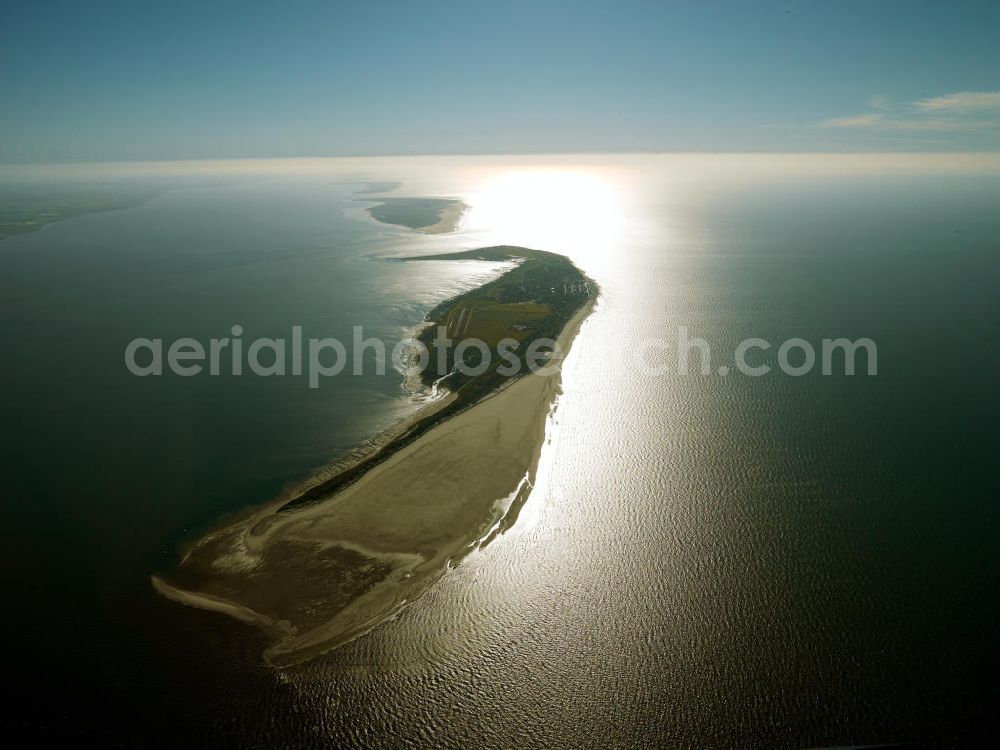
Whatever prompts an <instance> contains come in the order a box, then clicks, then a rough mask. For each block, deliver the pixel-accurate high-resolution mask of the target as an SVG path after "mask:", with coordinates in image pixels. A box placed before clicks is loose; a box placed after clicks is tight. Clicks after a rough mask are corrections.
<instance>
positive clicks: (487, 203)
mask: <svg viewBox="0 0 1000 750" xmlns="http://www.w3.org/2000/svg"><path fill="white" fill-rule="evenodd" d="M468 201H469V203H470V204H471V211H470V212H469V215H468V217H467V219H466V221H465V222H464V223H463V229H465V230H467V231H469V232H472V233H475V234H476V237H477V239H478V240H481V241H484V242H488V243H489V244H511V245H513V244H516V245H523V246H526V247H534V248H538V249H541V250H551V251H553V252H557V253H563V254H565V255H568V256H570V257H571V258H573V259H574V260H577V261H579V262H581V263H582V264H584V265H587V266H591V267H592V266H595V265H601V264H602V263H603V262H606V261H607V260H608V259H609V258H611V257H613V254H614V252H613V251H614V249H615V248H616V247H617V246H619V245H620V242H621V234H622V232H623V231H624V227H625V217H624V210H623V208H624V201H623V198H622V194H621V189H620V187H619V186H618V184H617V182H616V181H615V180H614V179H613V178H611V177H610V176H608V175H605V174H602V173H601V172H600V171H598V170H584V169H569V168H566V169H552V168H550V169H530V168H529V169H516V170H506V171H504V172H503V173H501V174H499V175H496V176H493V177H491V178H488V179H487V180H486V182H485V183H484V184H483V186H482V187H481V188H480V189H479V190H476V191H474V192H472V193H470V194H469V195H468Z"/></svg>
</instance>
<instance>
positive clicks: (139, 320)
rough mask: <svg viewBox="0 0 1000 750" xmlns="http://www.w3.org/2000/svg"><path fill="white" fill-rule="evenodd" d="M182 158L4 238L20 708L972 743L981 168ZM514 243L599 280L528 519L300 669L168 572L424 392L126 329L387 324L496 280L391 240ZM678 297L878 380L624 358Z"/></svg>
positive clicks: (719, 347)
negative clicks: (366, 190) (147, 373)
mask: <svg viewBox="0 0 1000 750" xmlns="http://www.w3.org/2000/svg"><path fill="white" fill-rule="evenodd" d="M158 179H161V180H165V178H163V177H162V176H161V177H159V178H158ZM171 179H172V180H175V179H179V178H171ZM358 179H379V180H393V179H399V180H402V181H403V182H404V186H403V188H402V190H403V191H404V192H406V193H408V194H417V195H419V194H431V195H448V196H461V197H464V198H465V199H466V200H467V201H468V202H469V203H470V204H471V206H472V210H471V212H470V213H469V215H468V216H467V217H466V219H465V222H464V224H463V229H462V231H461V232H459V233H458V234H457V235H454V236H450V237H440V236H438V237H424V236H421V235H417V234H414V233H410V232H406V231H404V230H397V229H395V228H389V227H381V226H379V225H377V224H374V223H373V222H371V221H370V220H366V219H365V218H364V217H363V215H361V211H360V210H359V209H358V208H357V206H356V205H355V204H354V199H355V198H356V197H357V196H354V195H353V191H354V190H356V189H358V186H357V185H349V184H346V181H348V180H358ZM184 180H186V182H183V184H179V186H178V183H176V182H171V183H170V184H171V185H174V186H175V189H171V190H166V191H164V192H162V193H161V194H160V195H159V196H158V197H157V198H154V199H153V200H151V201H150V202H148V203H146V204H144V205H143V206H141V207H138V208H131V209H127V210H124V211H119V212H112V213H105V214H95V215H89V216H83V217H78V218H75V219H72V220H68V221H65V222H61V223H59V224H55V225H52V226H50V227H48V228H46V229H45V230H43V231H42V232H39V233H36V234H33V235H26V236H21V237H16V238H9V239H7V240H4V241H3V242H2V243H0V252H2V253H3V262H4V264H5V267H6V269H5V274H4V276H3V280H2V282H0V298H2V300H3V308H2V311H0V320H2V330H3V333H4V340H5V344H6V349H7V351H8V352H9V353H11V354H9V355H8V358H7V365H6V366H5V368H4V372H3V375H2V378H3V381H2V382H3V386H4V390H5V393H7V394H8V398H6V399H5V401H4V406H3V414H2V416H3V422H4V425H5V428H4V451H3V455H4V458H3V462H4V463H3V469H4V474H5V476H6V477H7V478H8V483H7V486H8V488H9V489H10V495H9V498H10V499H9V500H8V501H7V503H6V506H7V508H8V519H9V521H8V525H7V527H6V529H5V537H9V539H7V540H5V544H4V549H5V555H6V556H7V558H8V559H7V560H6V561H5V565H4V571H5V576H6V580H5V582H4V583H5V588H6V590H7V591H9V592H10V597H11V605H12V607H11V611H14V612H18V613H21V614H22V616H21V617H14V618H9V619H8V621H7V622H6V623H5V631H9V632H8V634H7V639H6V641H7V642H8V643H17V644H25V646H26V647H25V648H19V649H17V651H18V653H17V654H16V655H15V657H14V660H15V664H14V669H15V672H14V676H15V678H16V680H18V681H19V682H20V684H22V685H25V686H38V687H37V688H36V690H35V691H32V690H29V689H27V688H26V689H25V697H26V700H25V704H26V705H29V704H30V705H32V706H33V708H31V709H28V708H24V709H23V710H21V711H19V712H17V715H16V716H14V717H13V718H12V719H10V720H9V721H12V722H13V723H14V724H17V723H21V724H26V725H28V726H30V727H33V728H38V727H39V726H41V727H44V728H45V729H47V730H48V731H66V732H67V733H69V734H71V735H72V734H76V733H77V732H76V729H75V728H78V727H82V728H83V730H82V731H86V732H98V733H103V734H104V735H106V736H108V737H113V738H119V737H122V736H124V737H127V738H129V741H131V742H133V743H137V744H138V743H140V742H144V743H146V744H150V745H155V744H159V743H160V742H170V741H177V742H180V741H183V742H186V743H189V744H192V743H193V744H205V745H213V746H218V745H220V744H222V745H238V746H248V745H249V746H254V745H259V746H266V747H274V746H288V747H297V746H316V747H326V746H330V745H331V744H333V745H334V746H343V745H356V746H362V747H385V746H392V747H426V746H429V745H434V744H437V745H445V746H450V747H464V748H473V747H484V748H485V747H514V746H531V747H551V748H557V747H579V746H584V747H591V746H592V747H628V746H634V745H636V744H639V743H645V744H651V745H660V746H690V747H790V748H791V747H811V746H822V745H847V744H862V743H876V742H891V741H905V740H916V739H923V740H925V741H928V742H930V743H933V744H939V745H945V746H948V745H951V746H961V745H963V744H964V745H968V744H970V743H971V742H973V741H974V739H975V738H976V737H983V736H985V733H986V732H987V731H988V730H989V728H990V727H989V723H988V721H989V717H990V715H991V711H992V710H993V708H994V706H995V702H994V696H993V693H992V688H991V681H992V675H991V673H990V672H989V658H988V657H989V655H990V654H992V653H993V645H992V634H993V631H994V630H995V627H994V625H993V622H992V619H991V618H990V615H991V613H992V611H993V608H994V607H995V602H996V598H997V593H998V586H997V583H998V581H997V573H996V570H997V565H996V552H995V549H996V544H995V540H994V539H995V530H996V521H997V512H996V509H995V504H994V500H995V497H996V495H997V479H998V477H997V471H996V468H995V460H994V456H995V449H996V439H995V413H996V407H997V396H996V392H995V388H994V387H993V376H992V373H993V372H995V367H996V366H997V364H1000V362H998V359H1000V357H998V354H997V352H996V349H995V347H993V346H992V339H993V338H995V336H993V334H992V332H993V331H995V328H996V324H997V322H998V321H997V317H998V315H997V311H996V309H995V302H994V297H995V286H996V279H997V278H1000V274H998V271H1000V259H998V254H997V251H998V247H997V237H998V236H1000V232H998V230H1000V216H998V215H997V213H996V211H995V206H996V205H1000V172H998V171H997V170H996V169H995V168H994V167H991V166H989V165H988V164H987V165H977V164H975V163H972V162H969V161H966V162H964V163H962V164H955V163H950V162H941V161H931V162H919V161H913V162H905V163H899V162H898V161H897V162H890V161H889V160H885V161H884V162H879V160H878V159H877V158H876V159H873V160H871V161H869V162H867V163H866V162H859V161H858V160H854V159H853V158H852V157H826V158H806V157H798V158H797V159H796V158H787V159H785V158H772V159H768V158H763V157H757V158H751V157H709V156H706V157H683V158H680V157H614V158H612V157H602V158H597V157H594V158H589V159H584V158H578V159H570V158H561V159H544V158H531V159H523V158H522V159H519V160H518V159H512V158H507V159H493V160H490V159H487V158H485V157H483V158H468V159H439V160H436V161H434V160H398V161H391V160H373V161H372V162H360V161H358V160H355V161H352V162H350V163H324V164H320V165H317V164H311V165H309V166H308V168H306V167H304V166H303V165H301V164H299V165H295V167H294V169H291V168H285V167H283V168H282V170H278V173H277V174H275V173H274V172H273V171H271V172H268V171H267V170H264V169H261V170H259V172H257V173H254V172H252V170H251V174H249V175H247V174H242V175H241V176H240V179H239V180H235V179H233V178H231V176H229V177H225V178H224V179H223V178H218V177H217V176H216V177H213V182H212V184H194V185H193V184H191V180H192V178H191V177H189V176H184ZM358 205H360V206H363V205H366V204H358ZM494 242H508V243H517V244H524V245H528V246H535V247H541V248H543V249H547V250H554V251H557V252H565V253H567V254H569V255H570V257H572V258H573V259H574V260H576V262H578V263H579V264H580V266H581V267H582V268H583V270H584V271H585V272H587V273H588V274H589V275H591V276H592V277H594V278H595V279H597V281H598V282H599V283H600V284H601V286H602V291H603V295H602V298H601V301H600V304H599V307H598V309H597V311H596V312H595V313H594V314H593V315H592V317H591V318H590V319H589V320H588V321H587V323H585V325H584V327H583V329H582V331H581V334H580V337H579V338H578V340H577V343H576V345H575V346H574V349H573V352H572V354H571V357H570V360H569V362H568V363H567V365H566V370H565V373H564V390H565V393H564V395H563V397H562V398H561V400H560V404H559V406H558V409H557V412H556V414H555V417H554V425H553V429H552V431H551V437H550V442H549V444H548V445H547V447H546V449H545V452H544V454H543V471H542V477H541V481H540V482H539V485H538V487H537V488H536V490H535V491H534V492H533V493H532V496H531V498H530V499H529V501H528V503H527V504H526V506H525V508H524V510H523V512H522V514H521V517H520V519H519V521H518V523H517V524H516V526H515V527H514V528H513V529H512V530H510V531H508V532H507V533H506V534H505V535H503V536H502V537H500V538H498V539H497V540H495V541H494V542H492V543H491V544H490V545H489V546H488V547H486V549H485V550H483V551H481V552H478V553H475V554H473V555H472V556H470V557H469V558H466V560H465V561H463V563H462V564H461V565H460V566H458V567H457V568H456V569H454V570H453V571H451V572H450V573H449V574H448V575H446V576H445V577H444V579H443V580H442V581H440V582H439V583H438V584H437V585H436V586H435V587H434V588H433V589H432V590H431V591H430V592H429V593H428V594H426V595H425V596H424V597H422V598H421V599H419V600H418V601H417V602H415V603H413V604H412V605H411V606H410V607H409V608H408V609H406V610H405V611H404V612H403V613H402V614H401V615H400V616H399V617H398V618H397V619H396V620H395V621H393V622H391V623H387V624H386V625H384V626H382V627H380V628H378V629H376V630H375V631H373V632H372V633H370V634H369V635H368V636H366V637H365V638H362V639H360V640H358V641H356V642H354V643H352V644H349V645H347V646H345V647H343V648H341V649H340V650H338V651H336V652H334V653H332V654H329V655H327V656H326V657H322V658H320V659H317V660H316V661H314V662H312V663H310V664H308V665H304V666H302V667H298V668H295V669H291V670H287V671H284V672H280V673H274V672H271V671H268V670H267V669H264V668H262V667H260V666H259V663H258V660H259V653H260V651H261V649H262V646H263V641H262V639H261V638H260V637H259V636H257V635H255V634H254V633H253V632H252V631H250V630H249V629H247V628H245V627H244V626H242V625H240V624H238V623H235V622H230V621H228V620H226V619H224V618H221V617H219V616H217V615H212V614H206V613H203V612H197V611H193V610H187V609H184V608H181V607H177V606H176V605H174V604H171V603H168V602H164V601H161V600H159V599H157V598H156V597H155V596H153V595H152V594H151V592H150V591H149V589H148V585H147V583H146V578H145V577H146V575H147V574H148V573H149V572H151V571H152V570H155V569H157V568H158V567H161V566H163V565H166V564H168V563H167V562H166V561H168V560H169V558H170V556H171V555H172V554H173V545H175V544H177V543H178V541H179V540H180V539H181V538H183V536H184V535H185V533H192V531H193V530H194V529H196V528H200V527H203V526H204V525H205V524H209V523H211V522H212V521H213V520H214V519H216V518H218V516H219V514H221V513H224V512H229V511H233V510H236V509H238V508H240V507H244V506H245V505H247V504H249V503H253V502H260V501H263V500H266V499H267V498H268V497H270V496H272V495H273V494H274V493H276V492H278V491H279V490H280V489H281V488H282V487H283V486H286V485H287V484H288V483H291V482H294V481H296V480H298V479H301V478H302V477H303V476H305V475H307V474H308V473H309V472H311V471H315V470H316V469H317V468H319V467H320V466H322V465H323V464H324V463H325V462H327V461H328V460H330V459H332V458H335V457H336V456H337V455H338V454H340V453H342V452H343V451H345V450H347V449H349V448H350V447H352V446H354V445H356V444H358V443H359V442H360V441H362V440H364V439H366V438H367V437H370V436H371V435H372V434H374V433H375V432H376V431H377V430H378V429H381V428H382V427H384V426H386V425H388V424H389V423H391V422H392V421H393V420H394V419H397V418H399V417H400V416H401V415H403V414H405V413H407V411H408V410H409V409H412V408H415V406H414V404H413V402H412V401H411V400H408V399H407V397H406V396H405V394H403V393H402V392H401V391H400V387H399V386H400V382H399V378H398V377H393V376H387V377H378V376H371V377H362V378H353V377H351V378H335V379H332V380H331V381H330V382H329V383H328V384H326V385H324V387H323V388H321V389H318V390H310V389H308V387H306V384H305V383H304V382H303V381H301V380H296V379H293V378H272V379H264V378H248V377H243V378H232V377H230V378H219V379H217V380H213V379H210V378H206V377H194V378H172V379H171V378H161V379H156V378H146V379H138V378H134V377H132V376H130V375H129V374H128V373H127V372H126V371H125V369H124V366H123V364H122V350H123V348H124V344H125V343H126V342H127V341H128V340H129V339H131V338H132V337H134V336H163V337H164V338H171V337H175V336H180V335H190V336H195V337H199V336H200V337H207V336H210V335H217V334H216V332H222V333H220V334H218V335H223V333H224V332H225V330H226V329H228V327H229V326H231V325H232V324H233V323H240V324H241V325H243V326H244V328H245V329H247V331H248V332H249V331H252V332H253V335H282V333H283V332H284V331H286V330H287V329H288V327H289V326H290V325H303V326H304V327H305V328H306V330H307V332H308V331H309V330H310V329H316V330H317V334H316V335H323V336H326V335H338V331H349V329H350V326H351V325H355V324H363V325H364V326H365V328H366V331H368V330H369V328H371V330H372V331H373V332H375V333H376V335H381V336H385V337H387V338H391V337H393V336H396V335H398V334H399V331H401V330H403V329H405V328H406V327H407V326H409V325H412V324H413V323H414V322H416V321H418V320H419V319H420V318H421V317H422V314H423V312H424V311H426V310H427V309H429V308H430V307H431V306H433V304H434V303H435V302H436V301H438V300H440V299H443V298H445V297H447V296H448V295H449V294H452V293H454V292H455V290H457V289H459V288H462V286H463V285H467V284H470V283H474V282H475V279H474V278H471V277H470V275H469V274H470V270H469V267H468V266H467V265H461V264H440V265H439V264H419V266H418V265H417V264H405V265H404V264H391V263H381V262H379V261H378V258H379V257H380V256H382V255H390V254H400V253H402V252H408V253H409V252H412V251H414V250H419V251H420V252H432V251H434V250H436V249H438V248H441V249H457V248H462V247H474V246H477V245H479V244H491V243H494ZM482 273H487V272H486V271H483V272H482ZM404 274H405V275H404ZM679 326H686V327H687V328H688V329H689V331H690V334H691V336H699V337H701V338H704V339H706V340H707V341H708V342H710V343H711V346H712V355H713V367H712V372H713V373H714V372H715V371H716V366H715V364H714V363H719V364H723V363H727V364H731V362H732V354H731V352H732V351H733V349H734V347H735V345H736V344H737V343H738V342H739V341H740V340H742V339H745V338H747V337H760V338H765V339H768V340H769V341H772V342H775V344H777V343H780V342H781V341H782V340H784V339H787V338H789V337H793V336H797V337H802V338H804V339H806V340H808V341H810V342H814V343H817V344H818V342H819V341H820V340H821V339H822V338H836V337H840V336H846V337H849V338H859V337H862V336H866V337H870V338H872V339H873V340H875V341H876V342H877V344H878V375H877V376H875V377H864V376H854V377H845V376H842V375H841V376H836V375H835V376H831V377H823V376H821V375H819V374H818V372H817V373H811V374H809V375H807V376H804V377H790V376H787V375H784V374H781V373H777V372H775V373H772V374H770V375H768V376H766V377H760V378H750V377H746V376H743V375H740V374H738V373H733V374H731V375H729V376H725V377H724V376H721V375H717V374H712V375H710V376H706V377H703V376H701V375H700V374H694V373H692V374H689V375H678V374H667V375H651V374H649V373H645V372H642V371H641V369H640V368H638V367H636V366H635V365H634V362H633V359H634V358H635V356H636V354H635V351H636V347H637V345H638V344H639V342H641V341H643V340H645V339H647V338H649V337H663V338H666V339H668V340H673V337H675V336H676V330H677V328H678V327H679ZM772 356H773V353H772ZM771 362H772V363H773V358H772V360H771ZM68 612H70V613H72V614H71V615H68V614H67V613H68ZM56 674H58V675H60V680H59V687H53V683H52V681H51V676H52V675H56Z"/></svg>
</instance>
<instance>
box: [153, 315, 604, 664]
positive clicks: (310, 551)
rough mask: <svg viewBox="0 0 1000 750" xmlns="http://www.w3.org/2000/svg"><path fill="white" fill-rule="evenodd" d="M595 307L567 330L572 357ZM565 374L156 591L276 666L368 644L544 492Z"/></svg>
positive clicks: (527, 383)
mask: <svg viewBox="0 0 1000 750" xmlns="http://www.w3.org/2000/svg"><path fill="white" fill-rule="evenodd" d="M593 305H594V300H593V299H591V300H590V301H588V302H587V304H585V305H584V306H583V307H582V308H581V309H580V310H579V311H578V312H577V313H576V314H575V315H574V316H573V318H572V319H571V320H570V321H569V322H568V323H567V325H566V326H565V327H564V328H563V331H562V333H561V335H560V340H559V344H560V347H561V349H562V351H563V353H564V355H565V353H566V352H568V350H569V348H570V346H571V344H572V341H573V339H574V338H575V336H576V334H577V331H578V330H579V327H580V325H581V324H582V322H583V320H584V319H585V318H586V317H587V315H588V314H589V313H590V311H591V310H592V308H593ZM559 364H560V367H561V363H559ZM560 367H557V368H552V369H553V370H554V372H552V373H550V374H544V375H543V374H535V373H529V374H526V375H524V376H523V377H520V378H518V379H516V380H512V381H511V382H510V383H509V384H508V385H506V386H505V387H503V388H500V389H499V390H497V391H496V392H494V393H493V394H491V395H489V396H488V397H486V398H485V399H483V400H482V401H480V402H478V403H476V404H474V405H472V406H470V407H469V408H467V409H465V410H464V411H462V412H460V413H459V414H457V415H456V416H454V417H452V418H450V419H447V420H446V421H444V422H442V423H440V424H438V425H435V426H434V427H433V428H432V429H430V430H428V431H427V432H426V433H424V434H423V435H421V436H420V437H419V438H417V439H416V440H414V441H413V442H412V443H410V444H408V445H406V446H404V447H403V448H401V449H400V450H398V451H397V452H395V453H394V454H393V455H391V456H390V457H389V458H388V459H387V460H385V461H383V462H382V463H380V464H378V465H376V466H374V467H373V468H372V469H371V470H370V471H368V472H367V473H365V474H364V476H362V477H361V478H360V479H359V480H357V481H356V482H354V483H353V484H351V485H349V486H347V487H346V488H344V489H343V490H341V491H340V492H338V493H336V494H333V495H331V496H330V497H329V498H326V499H324V500H322V501H320V502H317V503H315V504H313V505H310V506H308V507H305V508H301V509H296V510H295V511H294V512H282V510H281V509H282V507H283V506H284V505H285V503H286V500H287V498H281V499H279V500H276V501H274V502H272V503H269V504H267V505H266V506H263V507H260V508H259V509H257V510H255V511H252V512H249V513H248V514H246V515H244V516H243V517H241V518H239V519H238V520H235V521H231V522H230V523H229V524H227V525H225V526H223V527H221V528H218V529H216V530H215V531H213V532H211V533H209V534H207V535H206V536H204V537H203V538H201V539H199V540H198V541H196V542H195V543H193V544H192V545H191V546H189V547H188V548H187V549H186V551H185V552H184V554H183V556H182V559H181V561H180V564H179V565H178V567H177V569H176V570H174V571H172V572H171V573H170V574H169V575H164V576H154V577H153V585H154V587H155V588H156V590H157V591H158V592H159V593H161V594H162V595H164V596H167V597H168V598H170V599H173V600H175V601H178V602H181V603H183V604H185V605H188V606H192V607H199V608H202V609H207V610H211V611H215V612H220V613H223V614H227V615H229V616H232V617H236V618H238V619H240V620H242V621H244V622H249V623H252V624H254V625H256V626H257V627H259V628H261V630H263V631H264V632H265V633H266V634H267V635H268V636H269V637H271V638H272V639H274V642H273V644H272V645H271V646H270V647H269V648H268V649H267V650H266V651H265V653H264V658H265V660H266V661H267V662H268V663H269V664H271V665H274V666H285V665H291V664H295V663H298V662H301V661H304V660H307V659H310V658H312V657H314V656H316V655H318V654H321V653H324V652H326V651H329V650H332V649H334V648H336V647H338V646H340V645H342V644H343V643H346V642H348V641H350V640H352V639H353V638H356V637H358V636H360V635H362V634H364V633H365V632H367V631H368V630H370V629H371V628H372V627H375V626H376V625H378V624H380V623H382V622H384V621H385V620H386V619H388V618H390V617H392V616H393V615H394V614H395V613H397V612H398V611H399V609H400V608H402V607H403V606H405V605H406V604H407V603H409V602H412V601H413V600H414V599H415V598H417V597H418V596H420V594H422V593H423V592H424V591H425V590H426V589H427V588H428V587H429V586H430V585H432V584H433V583H434V581H436V580H437V579H438V578H439V577H440V576H441V575H443V574H444V572H445V571H446V570H447V569H448V567H449V565H454V564H455V563H456V562H458V561H459V560H461V558H462V557H464V556H465V555H466V554H467V553H468V552H470V551H471V550H473V549H475V548H476V546H477V545H478V544H480V543H481V542H482V541H483V540H484V539H485V538H486V537H488V536H490V535H491V534H492V533H493V532H494V531H495V529H496V528H497V526H498V524H499V525H501V526H502V523H503V520H504V517H505V516H507V515H508V514H513V515H516V512H517V510H518V509H519V508H520V506H521V505H522V504H523V503H524V501H525V500H526V499H527V497H528V495H529V494H530V492H531V488H532V484H533V481H534V477H535V472H536V470H537V467H538V462H539V457H540V455H541V451H542V446H543V444H544V439H545V428H546V422H547V419H548V416H549V414H550V412H551V410H552V408H553V405H554V403H555V400H556V398H557V395H558V393H559V384H560V378H561V375H560Z"/></svg>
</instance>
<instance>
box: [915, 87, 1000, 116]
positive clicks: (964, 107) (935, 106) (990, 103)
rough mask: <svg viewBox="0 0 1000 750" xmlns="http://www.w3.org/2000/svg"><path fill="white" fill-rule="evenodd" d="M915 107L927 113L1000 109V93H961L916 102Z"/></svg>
mask: <svg viewBox="0 0 1000 750" xmlns="http://www.w3.org/2000/svg"><path fill="white" fill-rule="evenodd" d="M914 106H915V107H916V108H917V109H919V110H923V111H925V112H968V111H969V110H983V109H1000V91H959V92H958V93H956V94H946V95H945V96H934V97H931V98H929V99H921V100H920V101H918V102H914Z"/></svg>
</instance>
